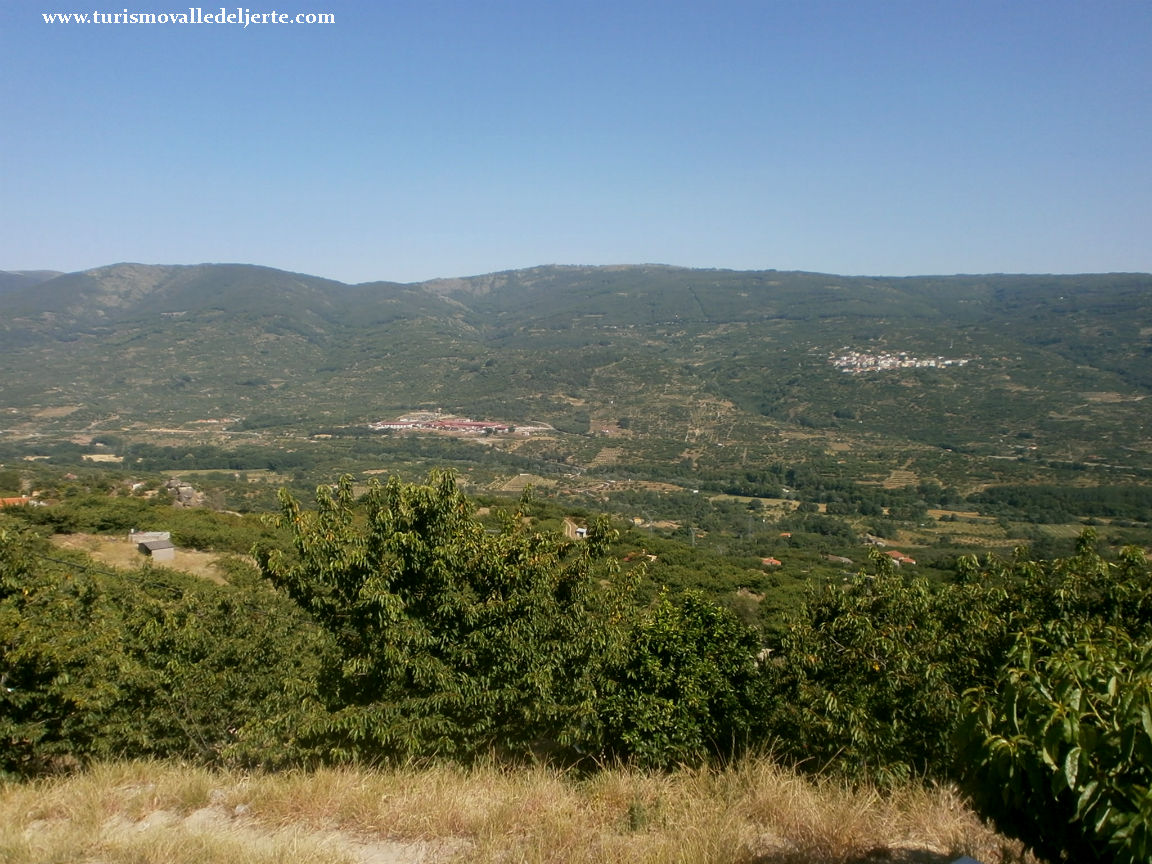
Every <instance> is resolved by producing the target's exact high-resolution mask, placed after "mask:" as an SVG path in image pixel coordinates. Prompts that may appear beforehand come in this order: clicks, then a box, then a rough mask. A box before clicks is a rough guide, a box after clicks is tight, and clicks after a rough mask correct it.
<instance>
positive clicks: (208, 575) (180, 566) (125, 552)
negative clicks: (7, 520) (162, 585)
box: [52, 533, 225, 585]
mask: <svg viewBox="0 0 1152 864" xmlns="http://www.w3.org/2000/svg"><path fill="white" fill-rule="evenodd" d="M52 543H53V544H55V545H56V546H59V547H60V548H61V549H79V550H80V551H82V552H84V553H85V554H87V555H90V556H91V557H92V558H94V559H95V560H96V561H99V562H101V563H102V564H108V565H110V566H112V567H120V568H123V569H129V570H133V569H135V568H137V567H140V566H143V565H144V564H146V563H149V559H148V558H146V557H144V556H143V555H142V554H141V553H140V551H139V550H138V549H137V548H136V544H135V543H130V542H128V540H127V539H126V538H124V537H109V536H104V535H100V534H82V533H78V534H55V535H53V537H52ZM223 557H225V556H223V555H220V554H217V553H215V552H199V551H197V550H195V549H177V550H176V552H175V556H174V557H173V559H172V560H171V561H165V562H164V563H163V565H161V566H164V567H166V568H168V569H169V570H181V571H183V572H184V573H191V574H192V575H193V576H199V577H200V578H201V579H208V580H209V581H211V582H215V583H216V584H218V585H222V584H224V579H223V577H221V576H220V570H219V568H218V567H217V566H216V564H217V562H218V561H219V560H220V559H221V558H223Z"/></svg>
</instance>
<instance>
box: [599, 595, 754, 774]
mask: <svg viewBox="0 0 1152 864" xmlns="http://www.w3.org/2000/svg"><path fill="white" fill-rule="evenodd" d="M758 650H759V644H758V642H757V639H756V637H755V634H754V632H753V631H752V630H751V629H749V628H748V627H746V626H744V625H743V624H741V623H740V621H739V620H738V619H737V618H736V616H735V615H733V614H732V613H731V612H728V611H727V610H725V609H721V608H719V607H718V606H716V605H715V604H714V603H711V602H709V601H708V600H706V599H705V598H704V597H703V596H702V595H700V594H698V593H695V592H686V593H684V594H682V595H680V596H679V597H677V598H676V599H675V600H673V599H672V598H670V597H668V596H667V595H664V596H661V597H660V598H659V600H658V601H657V603H656V604H655V605H654V606H652V607H651V608H648V609H644V610H641V611H640V612H639V614H638V615H637V616H636V618H635V620H634V621H633V622H632V625H631V628H630V629H629V631H628V633H627V636H626V644H625V648H624V650H623V652H622V654H621V656H620V659H619V661H618V663H615V664H611V665H610V666H609V668H608V669H607V670H606V671H607V681H606V682H605V691H606V692H605V693H604V696H603V698H602V701H601V707H600V712H601V719H602V724H603V735H604V746H605V748H606V749H607V751H608V752H611V753H613V754H615V755H617V756H621V757H625V758H628V759H632V760H635V761H636V762H638V763H639V764H641V765H645V766H649V767H671V766H674V765H677V764H682V763H694V762H699V761H700V760H702V759H703V758H705V757H707V756H709V755H730V754H732V753H734V752H738V751H740V750H742V749H745V748H746V747H747V746H748V745H749V743H750V742H751V741H752V739H753V732H754V729H755V727H756V726H757V724H758V721H759V715H760V713H761V712H762V710H763V693H762V681H761V679H760V675H759V669H758V666H757V662H756V655H757V652H758Z"/></svg>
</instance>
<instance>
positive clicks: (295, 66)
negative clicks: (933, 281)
mask: <svg viewBox="0 0 1152 864" xmlns="http://www.w3.org/2000/svg"><path fill="white" fill-rule="evenodd" d="M195 3H201V5H202V7H203V8H204V9H205V10H206V11H218V10H219V8H220V6H219V4H217V5H215V6H213V5H210V4H203V3H202V0H191V3H188V2H185V4H184V5H181V3H180V2H179V0H175V2H168V3H157V2H154V0H138V2H131V0H116V2H111V3H103V4H102V3H101V0H4V2H3V3H0V269H33V268H51V269H59V270H77V269H83V268H86V267H93V266H98V265H101V264H108V263H113V262H117V261H141V262H145V263H181V264H187V263H198V262H204V261H232V262H248V263H256V264H266V265H269V266H273V267H280V268H284V269H288V270H296V271H300V272H306V273H311V274H315V275H319V276H327V277H330V278H335V279H340V280H342V281H346V282H361V281H369V280H375V279H388V280H397V281H415V280H420V279H427V278H432V277H437V276H462V275H471V274H477V273H484V272H491V271H494V270H502V269H509V268H515V267H526V266H532V265H536V264H550V263H561V264H619V263H646V262H659V263H667V264H678V265H685V266H693V267H726V268H733V269H762V268H776V269H801V270H817V271H824V272H830V273H840V274H873V275H908V274H926V273H976V272H1043V273H1069V272H1089V271H1091V272H1097V271H1152V50H1150V48H1149V46H1150V45H1152V3H1148V2H1146V0H1139V2H1135V0H1133V2H1107V0H1092V2H1087V0H1084V2H1065V0H1044V2H1033V0H1001V2H989V0H956V2H950V0H945V2H928V0H914V2H900V0H889V2H881V0H844V2H831V0H760V2H740V0H713V2H710V3H707V4H705V3H703V2H682V0H660V2H657V0H647V2H635V0H615V2H601V0H551V2H544V0H534V2H527V0H504V2H499V0H458V2H447V0H411V2H410V0H358V2H353V0H274V2H269V3H266V4H264V5H253V3H252V2H251V0H245V3H244V4H243V6H242V7H241V8H248V9H250V10H252V11H253V12H257V11H261V12H262V11H271V10H273V9H276V10H277V11H284V12H289V13H292V14H293V15H295V14H296V13H298V12H300V13H308V12H332V13H334V15H335V19H336V20H335V23H334V24H330V25H306V24H300V25H263V26H257V25H253V26H250V27H249V28H247V29H243V28H240V27H236V26H229V25H187V26H183V25H159V24H157V25H113V24H107V25H96V24H92V25H77V24H53V25H49V24H45V23H44V20H43V17H42V13H44V12H89V13H90V12H92V11H93V10H99V11H105V12H122V11H123V10H124V9H125V8H127V9H128V11H130V12H147V11H152V12H158V13H159V12H179V11H186V10H187V8H188V6H189V5H192V4H195ZM281 4H283V5H281ZM235 8H237V7H236V6H235V5H230V6H228V7H227V9H228V10H230V11H231V10H234V9H235Z"/></svg>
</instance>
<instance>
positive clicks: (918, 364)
mask: <svg viewBox="0 0 1152 864" xmlns="http://www.w3.org/2000/svg"><path fill="white" fill-rule="evenodd" d="M829 362H831V364H832V365H833V366H835V367H836V368H837V369H840V370H841V371H843V372H850V373H852V374H854V375H855V374H859V373H861V372H884V371H887V370H889V369H937V368H940V367H944V366H965V365H967V363H968V359H967V358H949V357H916V356H914V355H912V354H909V353H907V352H905V351H899V352H890V351H886V352H884V353H881V354H869V353H867V352H865V351H853V350H851V349H849V348H842V349H841V351H840V353H839V354H833V355H832V357H831V359H830V361H829Z"/></svg>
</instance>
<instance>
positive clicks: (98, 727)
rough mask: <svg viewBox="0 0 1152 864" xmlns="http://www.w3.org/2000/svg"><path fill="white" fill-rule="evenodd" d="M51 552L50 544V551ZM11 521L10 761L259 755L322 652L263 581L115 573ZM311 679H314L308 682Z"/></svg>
mask: <svg viewBox="0 0 1152 864" xmlns="http://www.w3.org/2000/svg"><path fill="white" fill-rule="evenodd" d="M48 553H51V554H48ZM64 554H65V553H61V552H59V551H57V550H52V549H50V548H49V547H47V545H46V543H45V542H44V541H42V540H39V539H38V538H36V537H34V536H31V535H26V534H18V533H16V532H15V531H11V530H6V531H4V532H0V586H2V589H0V682H2V686H0V772H4V773H14V774H22V775H26V774H36V773H41V772H44V771H49V770H58V769H61V768H67V767H70V766H73V765H75V764H77V763H78V762H80V761H83V760H86V759H89V758H113V757H143V756H179V757H191V758H196V759H200V760H205V761H235V760H242V761H253V754H254V753H255V752H259V753H260V756H259V761H261V762H263V763H265V764H271V763H273V762H275V761H276V759H277V758H279V757H280V756H282V755H283V754H281V753H278V752H277V751H276V750H274V749H272V746H271V745H273V744H274V743H275V742H276V740H277V737H278V736H284V737H285V738H286V740H290V739H288V738H287V736H286V735H285V733H286V732H288V731H290V730H287V729H286V728H285V726H286V724H285V722H284V721H283V718H285V717H287V716H289V715H290V714H291V713H292V699H293V692H294V690H295V691H296V692H298V691H300V690H309V689H311V690H314V688H315V684H314V680H313V679H314V669H313V668H312V667H313V666H314V665H315V663H316V659H315V658H317V657H318V656H319V655H320V654H321V652H322V651H323V650H324V649H323V644H322V643H321V641H320V640H319V639H318V638H317V635H318V634H316V633H315V631H314V630H312V629H310V628H309V626H308V623H307V621H306V620H304V618H303V617H302V616H301V615H300V614H299V612H298V611H296V610H294V609H293V607H292V606H291V604H285V603H283V602H278V600H277V598H276V597H275V595H273V594H271V593H270V592H268V591H267V589H266V588H260V587H259V586H258V583H250V584H248V585H237V586H218V585H214V584H211V583H207V582H204V581H203V580H199V579H196V578H194V577H191V576H185V575H183V574H176V573H170V572H167V571H163V570H160V569H158V568H145V569H142V570H139V571H136V572H129V571H123V572H113V571H106V570H101V569H98V568H94V567H92V566H91V562H88V561H86V560H84V559H83V558H81V557H80V556H69V557H68V558H65V557H62V556H63V555H64ZM310 681H311V682H312V683H309V682H310Z"/></svg>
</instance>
